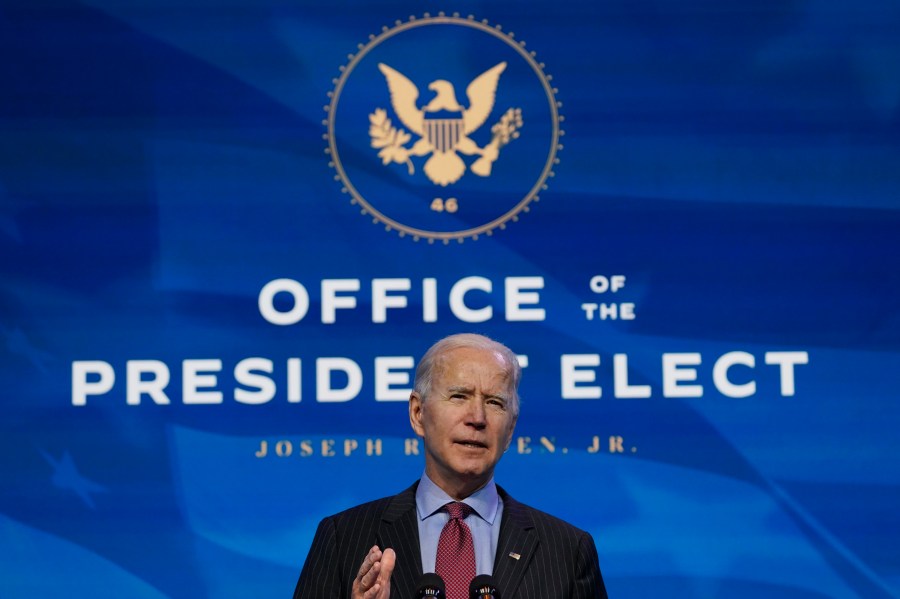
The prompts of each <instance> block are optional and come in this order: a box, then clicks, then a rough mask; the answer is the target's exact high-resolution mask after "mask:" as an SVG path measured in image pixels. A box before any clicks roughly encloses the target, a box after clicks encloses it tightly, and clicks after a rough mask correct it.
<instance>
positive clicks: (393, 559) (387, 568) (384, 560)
mask: <svg viewBox="0 0 900 599" xmlns="http://www.w3.org/2000/svg"><path fill="white" fill-rule="evenodd" d="M396 563H397V554H396V553H395V552H394V550H393V549H391V548H390V547H388V548H387V549H385V550H384V552H383V553H382V555H381V575H380V576H379V577H378V580H379V581H380V582H381V583H383V584H387V583H388V582H389V581H390V580H391V574H393V572H394V565H395V564H396Z"/></svg>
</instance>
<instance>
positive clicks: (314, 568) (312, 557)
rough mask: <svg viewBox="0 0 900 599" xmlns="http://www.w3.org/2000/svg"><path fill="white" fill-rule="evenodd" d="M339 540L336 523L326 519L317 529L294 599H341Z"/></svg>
mask: <svg viewBox="0 0 900 599" xmlns="http://www.w3.org/2000/svg"><path fill="white" fill-rule="evenodd" d="M336 543H337V538H336V534H335V525H334V521H333V520H332V519H331V518H325V519H324V520H322V521H321V522H320V523H319V528H318V529H316V536H315V537H314V538H313V542H312V547H310V548H309V555H307V557H306V563H305V564H303V571H302V572H301V573H300V580H298V581H297V588H296V589H294V599H339V598H340V588H341V584H340V577H339V575H338V560H337V556H336V553H337V551H336Z"/></svg>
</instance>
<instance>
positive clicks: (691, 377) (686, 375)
mask: <svg viewBox="0 0 900 599" xmlns="http://www.w3.org/2000/svg"><path fill="white" fill-rule="evenodd" d="M700 360H701V358H700V354H698V353H674V354H663V356H662V364H663V373H662V374H663V396H665V397H703V387H701V386H700V385H679V384H678V383H680V382H682V381H696V380H697V369H696V368H684V367H685V366H699V365H700Z"/></svg>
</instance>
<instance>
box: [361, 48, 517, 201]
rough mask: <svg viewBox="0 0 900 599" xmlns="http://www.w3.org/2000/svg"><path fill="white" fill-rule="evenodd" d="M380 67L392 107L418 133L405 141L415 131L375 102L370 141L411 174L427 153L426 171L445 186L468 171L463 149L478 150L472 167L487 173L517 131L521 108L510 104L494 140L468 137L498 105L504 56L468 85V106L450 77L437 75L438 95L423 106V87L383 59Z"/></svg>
mask: <svg viewBox="0 0 900 599" xmlns="http://www.w3.org/2000/svg"><path fill="white" fill-rule="evenodd" d="M378 69H379V70H380V71H381V73H382V74H383V75H384V77H385V79H386V80H387V86H388V90H389V91H390V94H391V107H392V108H393V109H394V113H396V115H397V118H398V119H399V120H400V122H401V123H403V125H404V126H406V128H407V129H409V130H410V131H412V132H413V133H414V134H415V135H417V136H419V139H417V140H416V141H415V142H414V143H413V144H412V146H410V147H407V145H406V144H407V143H409V142H410V141H411V140H412V136H411V135H410V134H409V133H408V132H407V131H405V130H404V129H399V128H395V127H394V126H393V125H392V123H391V119H390V118H388V115H387V111H386V110H385V109H384V108H376V109H375V111H374V112H373V113H372V114H370V115H369V136H370V137H371V143H372V147H373V148H376V149H377V150H378V156H379V158H381V160H382V163H383V164H385V165H387V164H389V163H391V162H396V163H398V164H406V165H407V168H408V171H409V174H410V175H412V174H413V173H414V172H415V168H414V166H413V162H412V160H411V157H424V156H428V160H427V161H426V162H425V165H424V167H423V171H424V173H425V175H426V176H427V177H428V178H429V179H430V180H431V181H432V183H434V184H435V185H440V186H442V187H446V186H447V185H450V184H452V183H455V182H457V181H458V180H459V179H460V177H462V176H463V175H464V174H465V172H466V163H465V161H463V159H462V158H460V157H459V154H464V155H466V156H478V159H477V160H476V161H475V162H474V163H472V165H471V167H470V170H471V171H472V172H473V173H474V174H476V175H478V176H481V177H488V176H490V174H491V169H492V167H493V164H494V161H496V160H497V158H498V157H499V155H500V148H502V147H503V146H505V145H506V144H507V143H509V142H510V141H511V140H513V139H515V138H517V137H518V136H519V129H520V128H521V127H522V111H521V110H520V109H519V108H510V109H508V110H507V111H506V112H505V113H504V114H503V116H502V117H501V119H500V120H499V121H498V122H497V123H496V124H495V125H494V126H493V127H491V134H492V137H491V141H490V142H488V143H487V144H486V145H485V146H484V147H483V148H482V147H479V146H478V144H476V143H475V142H474V141H472V139H471V138H470V137H469V135H470V134H471V133H473V132H475V131H477V130H478V129H479V128H481V126H482V125H484V123H485V121H486V120H487V118H488V117H489V116H490V114H491V111H492V110H493V109H494V102H495V99H496V96H497V85H498V84H499V81H500V75H501V74H502V73H503V71H504V70H505V69H506V63H505V62H501V63H499V64H497V65H495V66H493V67H491V68H490V69H488V70H487V71H485V72H484V73H482V74H481V75H479V76H478V77H476V78H475V79H474V80H472V82H471V83H469V85H468V86H467V87H466V98H467V99H468V106H467V107H465V106H462V105H461V104H460V103H459V101H458V100H457V98H456V90H455V89H454V87H453V84H452V83H450V82H449V81H445V80H443V79H438V80H436V81H433V82H431V83H430V84H429V85H428V89H429V90H430V91H432V92H434V94H435V95H434V98H432V99H431V101H429V102H428V103H427V104H425V106H423V107H421V108H420V107H419V105H418V103H417V102H418V99H419V89H418V88H417V87H416V85H415V84H414V83H413V82H412V81H410V80H409V78H407V77H406V76H405V75H403V74H402V73H400V72H399V71H397V70H395V69H393V68H391V67H390V66H388V65H386V64H384V63H379V64H378Z"/></svg>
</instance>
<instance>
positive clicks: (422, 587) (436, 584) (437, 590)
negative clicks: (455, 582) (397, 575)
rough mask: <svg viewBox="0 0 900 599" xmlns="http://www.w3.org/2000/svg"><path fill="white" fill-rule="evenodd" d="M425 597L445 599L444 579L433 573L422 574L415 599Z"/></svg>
mask: <svg viewBox="0 0 900 599" xmlns="http://www.w3.org/2000/svg"><path fill="white" fill-rule="evenodd" d="M425 597H434V598H435V599H446V597H447V590H446V588H445V587H444V579H443V578H441V577H440V576H438V575H437V574H435V573H434V572H429V573H428V574H423V575H422V578H420V579H419V586H418V588H417V589H416V599H424V598H425Z"/></svg>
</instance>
